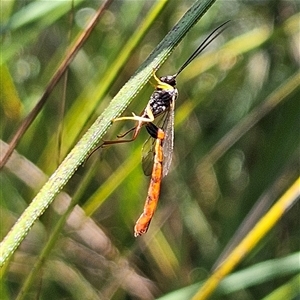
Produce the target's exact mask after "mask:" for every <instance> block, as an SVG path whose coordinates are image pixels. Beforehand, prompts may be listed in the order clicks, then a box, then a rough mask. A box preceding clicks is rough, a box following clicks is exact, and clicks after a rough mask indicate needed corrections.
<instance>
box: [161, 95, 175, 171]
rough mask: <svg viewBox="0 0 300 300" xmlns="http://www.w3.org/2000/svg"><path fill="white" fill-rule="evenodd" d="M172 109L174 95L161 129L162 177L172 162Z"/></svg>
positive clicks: (173, 107) (173, 106)
mask: <svg viewBox="0 0 300 300" xmlns="http://www.w3.org/2000/svg"><path fill="white" fill-rule="evenodd" d="M174 109H175V96H174V97H173V101H172V105H171V107H170V109H169V111H168V114H167V117H166V119H165V121H164V124H163V130H164V132H165V139H164V141H163V155H164V160H163V177H165V176H166V175H167V174H168V172H169V169H170V166H171V162H172V154H173V145H174Z"/></svg>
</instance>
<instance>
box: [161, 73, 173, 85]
mask: <svg viewBox="0 0 300 300" xmlns="http://www.w3.org/2000/svg"><path fill="white" fill-rule="evenodd" d="M160 80H161V81H162V82H164V83H167V84H169V85H171V86H175V85H176V76H174V75H170V76H162V77H160Z"/></svg>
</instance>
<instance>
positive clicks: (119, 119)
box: [112, 105, 154, 123]
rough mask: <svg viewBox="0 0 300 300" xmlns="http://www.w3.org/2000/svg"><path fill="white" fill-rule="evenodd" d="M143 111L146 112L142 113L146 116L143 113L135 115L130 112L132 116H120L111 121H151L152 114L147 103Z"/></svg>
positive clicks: (152, 118) (152, 119)
mask: <svg viewBox="0 0 300 300" xmlns="http://www.w3.org/2000/svg"><path fill="white" fill-rule="evenodd" d="M145 112H146V114H143V115H146V116H147V117H143V115H142V116H137V115H136V114H135V113H132V117H120V118H116V119H113V120H112V122H118V121H123V120H132V121H137V122H145V123H150V122H153V121H154V116H153V113H152V110H151V108H150V106H149V105H147V107H146V109H145Z"/></svg>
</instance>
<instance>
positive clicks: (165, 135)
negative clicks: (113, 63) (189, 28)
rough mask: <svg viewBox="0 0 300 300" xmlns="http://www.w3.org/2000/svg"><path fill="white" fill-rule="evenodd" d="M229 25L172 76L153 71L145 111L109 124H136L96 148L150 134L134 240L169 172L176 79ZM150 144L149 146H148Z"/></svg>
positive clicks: (145, 225)
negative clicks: (146, 185)
mask: <svg viewBox="0 0 300 300" xmlns="http://www.w3.org/2000/svg"><path fill="white" fill-rule="evenodd" d="M228 22H229V21H226V22H224V23H223V24H221V25H219V26H218V27H217V28H216V29H215V30H213V31H212V32H211V33H210V34H209V35H208V37H207V38H206V39H205V40H204V41H203V42H202V43H201V44H200V45H199V46H198V48H197V49H196V50H195V51H194V53H193V54H192V55H191V56H190V57H189V58H188V59H187V60H186V61H185V62H184V64H183V65H182V66H181V67H180V68H179V69H178V71H177V72H176V73H175V74H174V75H168V76H162V77H157V75H156V72H155V71H153V78H154V80H155V84H154V87H155V90H154V92H153V93H152V95H151V97H150V100H149V102H148V104H147V106H146V108H145V109H144V111H143V112H142V113H141V114H140V115H135V114H134V113H132V116H125V117H120V118H116V119H114V120H112V122H117V121H124V120H132V121H136V125H135V126H134V127H133V128H131V129H129V130H128V131H126V132H125V133H123V134H120V135H118V136H117V137H118V139H117V140H112V141H103V143H102V144H101V145H100V146H99V147H105V146H108V145H112V144H119V143H128V142H132V141H134V140H135V139H136V138H137V136H138V134H139V132H140V130H141V128H142V127H144V126H145V128H146V130H147V132H148V133H149V138H148V139H147V141H146V142H145V144H144V146H143V158H142V166H143V170H144V173H145V175H148V176H149V175H151V179H150V185H149V189H148V195H147V198H146V202H145V205H144V210H143V213H142V214H141V216H140V217H139V219H138V220H137V222H136V224H135V227H134V236H135V237H137V236H140V235H143V234H144V233H146V232H147V230H148V227H149V225H150V222H151V220H152V217H153V215H154V212H155V210H156V207H157V203H158V199H159V194H160V187H161V182H162V178H163V177H165V176H166V175H167V174H168V171H169V169H170V165H171V161H172V153H173V143H174V110H175V101H176V99H177V97H178V90H177V87H176V80H177V76H178V75H179V74H180V73H181V72H182V71H183V70H184V69H185V68H186V67H187V66H188V65H189V64H190V63H191V62H192V61H193V60H194V59H195V58H196V57H197V56H198V55H199V54H200V53H201V52H202V51H203V50H204V49H205V48H206V47H207V46H208V45H209V44H210V43H211V42H212V41H213V40H214V39H216V38H217V37H218V36H219V35H220V34H221V33H222V32H223V31H224V30H225V29H226V26H225V25H226V24H227V23H228ZM159 116H161V117H162V125H161V126H157V125H155V124H154V123H153V122H154V120H155V119H157V118H158V117H159ZM130 132H133V134H132V136H131V138H129V139H123V138H124V137H125V136H127V135H128V134H129V133H130ZM149 144H150V145H151V146H150V147H149V146H147V145H149ZM99 147H97V149H98V148H99ZM147 148H149V150H148V151H146V149H147ZM149 166H150V167H149Z"/></svg>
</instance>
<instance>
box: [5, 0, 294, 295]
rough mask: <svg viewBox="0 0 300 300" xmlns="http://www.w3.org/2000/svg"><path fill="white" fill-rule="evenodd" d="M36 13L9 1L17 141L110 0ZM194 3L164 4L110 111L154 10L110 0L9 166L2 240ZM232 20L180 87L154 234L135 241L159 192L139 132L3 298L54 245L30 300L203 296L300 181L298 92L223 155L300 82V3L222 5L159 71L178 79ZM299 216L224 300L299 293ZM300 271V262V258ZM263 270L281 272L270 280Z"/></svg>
mask: <svg viewBox="0 0 300 300" xmlns="http://www.w3.org/2000/svg"><path fill="white" fill-rule="evenodd" d="M38 3H39V2H35V1H4V2H2V3H1V6H2V7H1V24H2V25H1V39H2V41H1V43H2V46H1V103H0V104H1V119H0V122H1V140H2V141H5V142H7V141H9V139H10V137H11V136H12V134H13V133H14V132H15V131H16V129H17V128H18V125H19V124H20V121H21V120H22V119H23V118H24V116H26V115H27V114H28V112H29V111H30V110H31V109H32V107H33V106H34V104H35V103H36V101H37V99H38V98H39V97H40V94H41V93H42V92H43V89H44V88H45V86H46V84H47V82H48V81H49V78H50V77H51V76H52V74H53V72H54V70H55V68H56V67H57V65H58V63H59V62H60V61H61V60H62V59H63V57H64V55H65V54H66V53H65V52H66V48H67V47H68V45H69V44H70V43H71V42H70V41H72V40H73V39H74V38H75V37H76V36H77V34H78V33H79V32H80V31H81V30H82V28H83V26H85V22H86V19H87V18H88V16H89V15H90V14H91V13H92V12H93V10H94V9H97V8H98V5H99V3H98V1H75V2H74V3H75V5H74V8H73V10H72V8H71V2H68V1H55V2H53V1H52V2H51V1H49V2H46V1H45V2H44V1H42V2H41V3H42V6H39V5H38ZM191 4H192V2H191V1H182V2H181V3H179V2H178V1H170V3H168V4H167V5H166V7H165V8H164V10H163V12H162V13H161V14H160V15H159V16H158V17H157V19H156V21H155V22H154V23H153V24H152V26H151V28H150V30H149V32H148V33H147V34H146V36H145V37H144V39H143V40H142V41H141V43H140V44H139V45H138V46H137V48H136V50H135V51H134V52H133V53H132V54H131V55H130V58H129V59H128V61H127V62H126V64H125V66H124V68H122V70H121V71H119V72H118V77H117V79H116V80H115V81H114V82H113V84H112V86H111V87H110V89H109V92H108V93H107V94H106V95H105V96H103V97H101V98H99V99H98V98H97V95H98V94H97V91H98V90H99V88H101V82H104V81H105V78H107V74H109V73H110V72H113V70H112V66H114V61H116V59H117V58H118V57H119V56H120V55H121V54H123V53H122V51H123V50H124V49H123V48H124V45H125V43H126V42H127V41H128V40H129V38H130V37H131V36H132V34H133V33H134V32H135V31H136V30H138V27H139V25H140V24H141V22H142V21H143V18H144V17H145V15H146V14H147V12H148V11H149V10H150V8H151V6H152V5H154V2H152V1H151V2H143V1H114V2H113V4H112V5H111V6H110V8H109V10H108V11H107V12H106V13H105V14H104V16H103V17H102V18H101V20H100V23H99V25H98V26H97V27H96V29H95V30H94V31H93V32H92V34H91V36H90V38H89V39H88V41H87V43H86V44H85V45H84V47H83V48H82V49H81V50H80V52H79V53H78V55H77V56H76V59H75V60H74V62H73V63H72V64H71V66H70V68H69V70H68V76H67V79H65V80H61V81H60V83H59V84H58V85H57V86H56V87H55V89H54V91H53V92H52V94H51V96H50V98H49V100H48V102H47V104H46V105H45V107H44V109H43V110H42V112H41V114H40V115H39V116H38V117H37V118H36V120H35V122H34V123H33V124H32V126H31V127H30V129H29V130H28V132H26V134H25V135H24V136H23V138H22V140H21V142H20V143H19V145H18V147H17V151H18V153H19V154H21V155H22V156H23V157H24V158H26V159H27V160H25V162H24V158H22V163H21V162H20V160H15V161H14V163H11V164H10V165H8V167H7V168H5V169H3V170H1V173H0V180H1V181H0V185H1V194H0V197H1V239H2V238H3V237H4V236H5V235H6V234H7V232H8V231H9V229H10V228H11V227H12V225H13V224H14V223H15V221H16V219H17V218H18V217H19V216H20V215H21V213H22V212H23V211H24V209H25V208H26V207H27V206H28V203H29V202H30V201H31V199H32V198H33V196H34V195H35V194H36V192H37V191H38V190H39V188H40V187H41V185H42V183H43V182H44V181H45V180H46V176H50V175H51V174H52V173H53V171H54V170H55V169H56V167H57V166H58V164H59V162H60V161H61V160H62V158H63V157H64V156H65V155H66V154H67V153H68V152H69V150H70V149H71V147H72V146H73V145H74V143H75V142H76V140H77V139H78V138H79V137H80V136H81V135H82V134H83V133H84V132H85V131H86V129H87V128H88V126H89V125H90V124H91V123H92V122H93V121H94V120H95V118H96V117H97V116H98V115H99V114H100V113H101V112H102V111H103V109H104V108H105V107H106V106H107V104H108V103H109V101H110V99H111V98H112V97H113V96H114V95H115V94H116V92H117V91H118V90H119V89H120V87H121V86H122V85H123V84H124V83H125V82H126V81H127V80H128V78H129V77H130V76H131V75H132V74H133V73H134V71H135V70H136V69H137V68H138V67H139V65H140V64H141V63H142V62H143V61H144V60H145V58H146V57H147V56H148V54H149V53H150V52H151V50H152V49H153V48H154V47H155V46H156V45H157V44H158V43H159V42H160V41H161V39H162V38H163V37H164V36H165V35H166V34H167V32H168V31H169V30H170V29H171V28H172V27H173V25H174V24H175V23H176V22H177V21H178V19H179V18H180V17H181V16H182V14H183V13H184V12H185V11H186V10H187V9H188V8H189V7H190V5H191ZM228 19H231V20H232V23H231V26H230V27H229V28H228V29H227V30H226V31H225V32H224V33H223V34H222V36H220V37H219V38H218V39H217V40H215V41H214V42H213V43H212V44H211V45H210V47H209V49H207V51H206V53H205V54H204V55H203V56H202V57H201V58H199V59H198V60H197V61H195V62H194V63H193V64H192V65H191V66H189V67H188V68H187V69H186V70H185V71H184V72H183V73H182V74H180V76H179V78H178V89H179V93H180V95H179V98H178V100H177V103H176V117H175V123H176V125H175V126H176V128H175V148H174V158H173V164H172V168H171V171H170V173H169V175H168V176H167V177H166V178H164V181H163V187H162V192H161V197H160V204H159V208H158V210H157V212H156V214H155V217H154V220H153V221H152V223H151V226H150V229H149V232H148V233H147V234H146V235H145V236H144V237H142V238H137V239H135V238H133V232H132V231H133V225H134V223H135V221H136V219H137V217H138V216H139V214H140V213H141V211H142V206H143V203H144V200H145V197H146V193H147V188H148V184H149V179H148V178H147V177H145V176H144V175H143V172H142V169H141V167H140V155H141V148H142V144H143V142H144V140H145V139H146V137H147V133H146V132H143V133H141V135H140V136H139V138H138V139H137V140H136V141H135V142H134V143H130V144H124V145H118V146H113V147H110V148H107V149H105V150H103V151H99V152H97V153H95V154H94V155H93V156H92V157H91V158H90V159H89V160H88V161H87V162H86V163H85V165H84V167H82V168H80V169H79V170H78V171H77V173H76V174H75V176H74V177H73V178H72V179H71V180H70V182H69V183H68V185H67V187H66V188H65V190H64V192H65V193H63V194H62V195H61V196H60V197H58V199H57V200H56V201H55V203H54V204H53V205H52V206H51V207H50V209H49V210H47V211H46V213H45V214H44V215H43V217H42V218H41V219H40V220H39V221H38V222H37V223H36V225H35V226H34V227H33V229H32V230H31V232H30V234H29V235H28V237H27V238H26V240H25V241H24V242H23V243H22V245H21V246H20V248H19V249H18V251H17V252H16V253H15V255H14V257H13V259H12V261H11V262H10V264H9V267H8V269H7V270H6V274H5V277H4V279H3V280H2V285H1V295H2V298H3V299H14V298H16V296H17V294H18V293H19V291H20V289H21V288H22V287H23V288H24V286H25V284H24V282H26V279H28V278H29V274H31V273H30V272H32V266H33V264H34V263H36V261H37V258H38V257H40V256H41V253H43V251H45V248H44V246H45V244H46V242H47V241H49V240H51V238H53V235H54V236H55V238H54V239H53V240H54V242H53V243H54V245H52V246H53V248H51V251H50V253H49V254H47V255H46V259H45V261H44V262H43V265H42V268H41V269H38V270H37V271H36V272H34V275H35V277H34V279H33V280H32V281H31V282H30V284H29V292H28V293H27V294H26V296H25V298H26V299H29V298H37V297H39V298H40V299H44V298H47V299H49V296H50V297H51V298H53V299H61V298H69V299H77V298H78V299H83V298H86V299H88V298H91V299H97V297H98V298H100V299H135V298H136V299H143V298H144V299H151V298H153V297H159V296H163V295H166V297H167V296H168V293H170V292H173V293H172V294H169V299H177V298H178V299H184V298H186V299H189V297H190V295H192V294H193V292H191V291H192V290H180V289H181V288H183V287H188V288H192V289H193V291H195V288H197V287H198V285H197V286H196V287H195V286H193V284H195V283H199V282H200V281H202V280H204V279H205V278H207V276H208V274H209V272H210V270H211V268H212V266H213V265H214V263H215V262H216V261H217V259H218V257H219V255H220V254H221V252H222V251H223V249H224V248H225V246H226V245H227V244H228V242H229V241H230V239H231V238H232V236H233V235H234V233H235V232H236V231H237V230H238V229H239V228H240V226H241V223H242V222H243V220H244V218H245V217H246V216H247V214H248V213H249V212H250V210H251V209H252V207H253V206H254V205H255V203H256V202H257V201H259V202H260V203H265V201H267V200H266V199H269V200H268V201H270V202H272V201H274V200H276V199H277V198H278V197H279V196H280V195H281V194H282V192H283V191H284V190H286V189H287V188H288V187H289V186H290V184H291V183H292V182H293V181H294V180H295V178H296V176H297V173H298V169H299V161H298V154H299V88H298V89H296V90H295V91H291V92H290V91H289V90H287V91H286V97H284V98H283V99H282V101H280V102H279V103H278V104H277V105H275V106H274V107H273V108H272V109H271V110H270V111H269V112H267V111H266V113H265V116H264V117H263V118H262V119H261V120H260V119H259V120H257V121H258V122H257V124H252V125H254V126H253V127H251V128H250V126H249V130H248V131H247V132H243V134H242V136H241V138H239V139H238V140H237V141H236V142H235V143H234V144H233V145H232V146H231V147H229V148H228V149H224V150H222V151H221V152H220V155H219V156H218V157H215V156H213V154H214V153H215V152H214V149H215V145H216V143H218V142H219V141H220V139H222V137H224V136H225V137H226V135H227V134H228V133H229V132H230V130H231V129H232V128H236V127H237V128H238V127H239V126H240V124H241V123H242V122H243V121H244V120H245V119H246V118H247V117H248V116H249V114H250V113H251V111H252V110H253V109H257V108H260V106H261V105H262V103H264V101H266V99H268V97H269V96H270V95H271V94H272V93H275V94H276V89H277V88H278V87H279V86H281V85H284V84H285V83H287V82H288V81H289V79H290V78H291V77H292V76H294V75H295V74H296V73H297V72H298V69H299V60H300V55H299V3H298V2H297V1H235V0H232V1H219V2H217V3H215V4H214V6H213V7H212V8H211V9H210V10H209V11H208V12H207V14H206V15H205V16H204V18H202V19H201V20H200V22H199V23H198V24H197V25H196V26H195V27H194V28H193V29H192V30H191V31H190V32H189V34H188V35H187V37H186V38H185V39H184V40H183V42H182V43H181V44H180V45H179V46H178V47H177V49H176V50H175V51H174V53H173V54H172V56H171V57H170V58H169V59H168V60H167V62H166V63H165V64H164V65H163V66H162V68H161V69H160V70H159V72H158V74H159V75H165V74H173V73H174V72H176V70H177V69H178V68H179V67H180V65H181V64H182V63H183V62H184V61H185V59H186V58H187V57H188V56H189V55H190V54H191V53H192V52H193V51H194V49H195V48H196V47H197V45H198V44H199V43H200V41H202V40H203V39H204V38H205V37H206V36H207V35H208V34H209V32H210V31H212V30H213V29H214V28H215V27H216V26H217V25H219V24H220V23H222V22H224V21H226V20H228ZM152 90H153V87H152V86H151V85H150V84H149V85H147V86H146V87H145V88H144V89H143V90H142V91H141V93H139V94H138V95H137V97H136V98H135V100H134V101H133V103H132V104H131V105H130V107H129V108H128V110H127V112H126V113H125V114H127V115H129V114H130V113H131V112H132V111H134V112H136V113H139V112H140V111H142V109H143V108H144V107H145V105H146V103H147V99H148V98H149V96H150V94H151V92H152ZM62 103H63V104H62ZM91 103H92V104H93V105H95V103H96V104H97V105H95V107H96V109H95V110H94V111H93V113H92V114H91V115H85V119H84V126H79V128H78V126H76V124H77V122H79V119H80V118H81V117H82V115H84V111H86V108H85V107H86V106H90V104H91ZM63 105H64V106H65V109H64V110H63V109H62V106H63ZM130 126H131V124H130V122H128V123H126V122H124V123H122V122H120V123H119V124H115V125H114V126H113V127H112V128H111V130H110V131H109V132H108V133H107V139H113V138H114V137H115V136H116V134H118V133H119V132H123V131H124V130H126V128H130ZM61 128H63V129H62V130H63V134H62V137H61V145H60V142H59V140H60V130H61ZM70 137H72V138H70ZM2 147H3V148H2ZM1 149H4V145H2V146H1ZM1 151H2V150H1ZM68 195H69V196H71V197H75V198H76V200H77V201H78V203H79V206H77V207H76V208H75V209H74V210H73V212H72V214H71V217H70V218H69V219H68V221H67V223H66V225H65V226H64V227H63V229H61V230H59V233H57V232H55V231H54V229H55V226H57V224H59V222H62V220H63V219H62V216H61V213H62V210H63V208H64V207H65V206H67V205H68V203H69V201H70V198H69V196H68ZM261 212H263V210H261ZM298 215H299V204H297V205H296V206H294V207H293V208H292V209H291V210H290V211H289V212H288V213H287V214H286V215H285V216H284V217H283V219H282V220H281V221H280V223H279V224H277V226H276V227H275V228H274V229H273V230H272V232H271V233H270V234H269V235H268V236H267V237H266V238H265V239H264V240H263V241H262V242H261V243H260V244H259V245H258V246H257V247H256V249H255V251H254V252H252V254H251V256H248V257H247V259H246V260H245V261H244V262H243V263H242V264H241V265H240V266H239V268H238V270H237V272H242V271H241V270H243V272H245V273H243V274H244V275H243V276H242V273H236V274H237V275H240V276H236V280H235V281H234V284H231V285H230V284H229V285H228V286H229V287H228V288H227V289H226V288H223V289H220V290H219V294H217V295H216V296H215V297H220V299H221V298H222V299H224V298H226V297H227V298H228V299H260V298H263V297H272V293H274V292H276V291H278V292H279V291H280V289H284V288H285V287H287V288H289V290H291V287H292V286H294V285H295V282H297V280H298V282H299V278H297V277H294V275H295V271H293V268H292V267H291V263H290V262H289V261H288V259H292V258H293V257H294V256H293V253H296V252H297V251H299V221H298V217H297V216H298ZM87 216H88V217H87ZM279 258H281V259H286V260H283V261H281V267H280V268H281V269H280V268H279V267H278V261H277V260H276V259H279ZM295 259H296V260H295ZM297 259H298V260H297ZM294 261H298V262H299V256H297V257H296V258H294V260H292V262H294ZM264 263H265V264H264ZM267 263H268V264H270V266H271V267H270V269H266V264H267ZM292 265H293V264H292ZM272 266H273V267H272ZM248 267H251V268H252V269H250V268H249V269H248ZM263 267H265V268H263ZM286 269H287V270H288V271H286V272H283V271H282V270H286ZM247 270H248V271H249V272H246V271H247ZM251 270H252V272H250V271H251ZM278 270H279V271H278ZM275 271H277V272H275ZM298 272H299V270H298ZM258 274H260V275H261V276H258ZM185 291H186V292H185ZM181 293H183V294H181ZM182 295H183V296H182ZM291 295H292V296H291V297H290V299H293V295H294V294H291ZM19 296H20V295H19Z"/></svg>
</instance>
